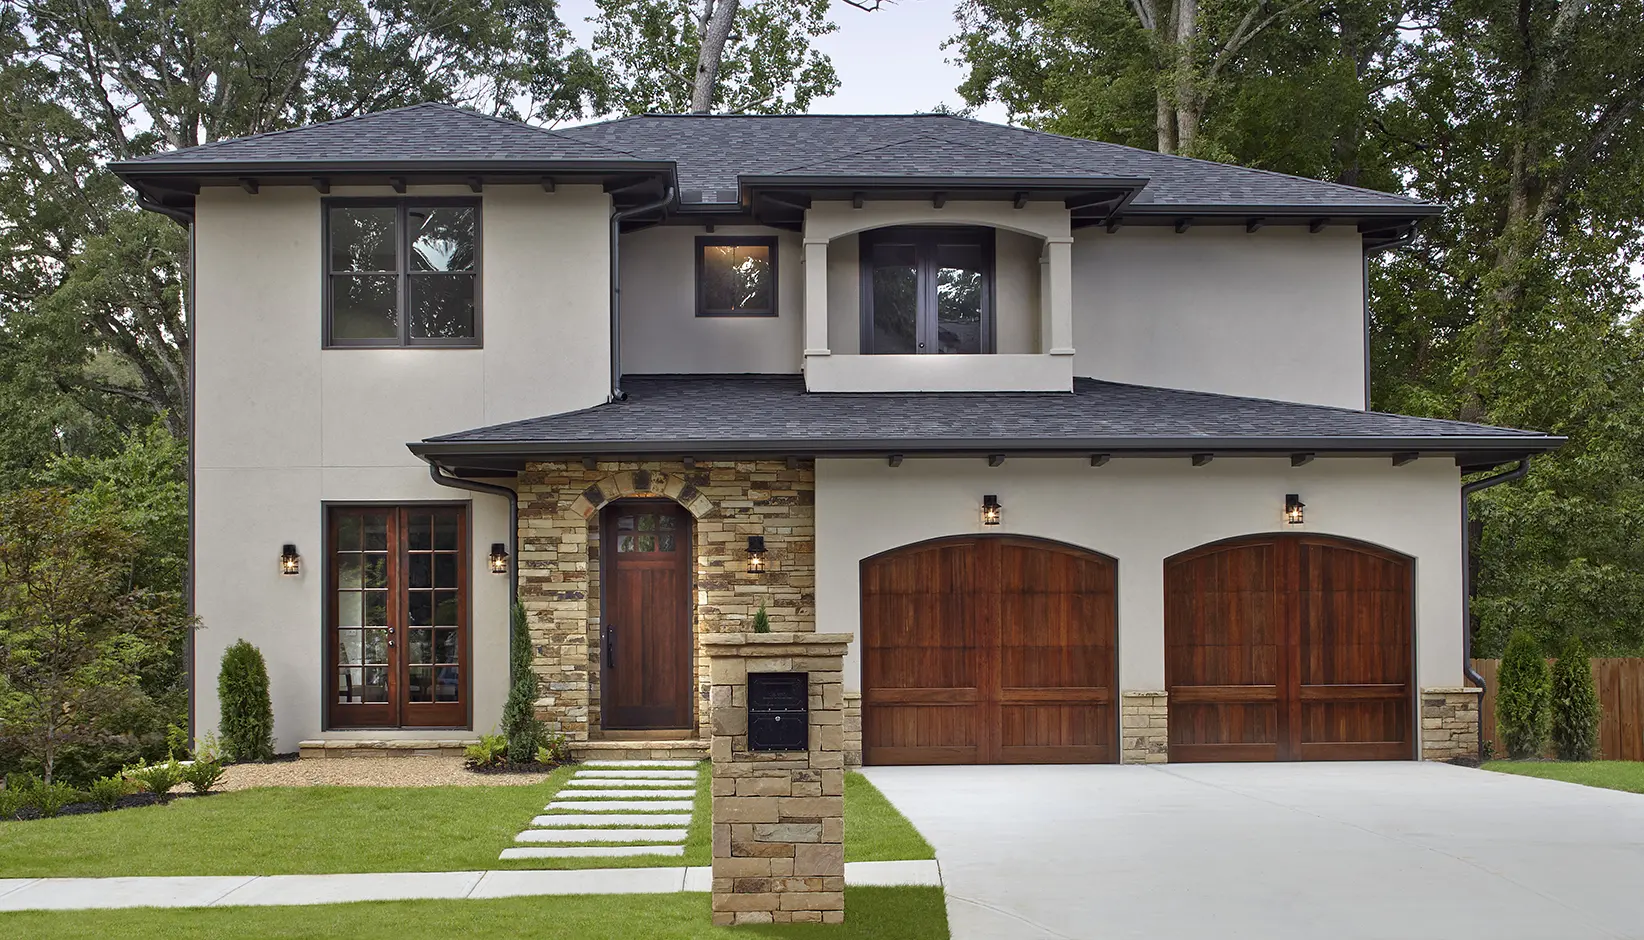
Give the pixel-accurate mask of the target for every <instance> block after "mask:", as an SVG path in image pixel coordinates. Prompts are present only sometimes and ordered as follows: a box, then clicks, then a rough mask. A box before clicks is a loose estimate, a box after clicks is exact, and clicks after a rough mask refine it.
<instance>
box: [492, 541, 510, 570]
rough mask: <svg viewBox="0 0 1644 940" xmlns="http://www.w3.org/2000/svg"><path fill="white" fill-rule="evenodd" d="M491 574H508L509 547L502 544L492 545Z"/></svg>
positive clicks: (493, 543)
mask: <svg viewBox="0 0 1644 940" xmlns="http://www.w3.org/2000/svg"><path fill="white" fill-rule="evenodd" d="M491 573H492V574H507V573H508V547H507V546H506V545H504V544H502V543H501V542H492V543H491Z"/></svg>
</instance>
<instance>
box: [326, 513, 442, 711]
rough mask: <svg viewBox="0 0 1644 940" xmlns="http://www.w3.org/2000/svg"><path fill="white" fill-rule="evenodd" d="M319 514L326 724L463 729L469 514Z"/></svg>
mask: <svg viewBox="0 0 1644 940" xmlns="http://www.w3.org/2000/svg"><path fill="white" fill-rule="evenodd" d="M327 516H328V517H327V524H326V528H327V535H326V638H327V641H328V642H327V647H328V650H329V653H328V661H327V663H326V673H327V676H328V679H327V701H328V703H329V707H328V714H327V719H328V726H329V727H333V728H396V727H404V728H455V727H466V726H467V725H468V723H469V703H468V689H469V676H468V668H467V663H468V657H469V624H468V620H469V610H468V606H469V601H468V597H469V594H468V592H469V579H470V576H471V575H470V571H469V565H468V558H469V543H468V539H469V536H468V514H467V507H466V506H463V505H428V506H333V507H330V509H329V510H328V514H327Z"/></svg>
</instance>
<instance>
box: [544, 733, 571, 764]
mask: <svg viewBox="0 0 1644 940" xmlns="http://www.w3.org/2000/svg"><path fill="white" fill-rule="evenodd" d="M570 762H571V743H570V742H569V741H567V740H565V735H563V734H560V733H559V732H557V731H556V732H548V733H546V734H544V735H543V739H542V744H541V745H540V746H538V747H537V763H539V764H548V765H550V766H554V767H558V766H559V765H561V764H569V763H570Z"/></svg>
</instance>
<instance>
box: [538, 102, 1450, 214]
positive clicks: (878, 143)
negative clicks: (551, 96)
mask: <svg viewBox="0 0 1644 940" xmlns="http://www.w3.org/2000/svg"><path fill="white" fill-rule="evenodd" d="M560 133H562V134H564V135H565V136H567V137H575V138H576V139H578V140H585V141H589V142H592V143H598V144H602V145H604V146H607V147H615V148H618V149H621V150H626V151H629V152H631V153H634V154H636V155H638V156H641V157H645V158H647V159H652V160H674V161H677V162H678V164H679V188H680V190H681V192H682V193H700V194H703V197H702V198H697V199H684V200H683V201H685V202H715V201H722V200H716V199H714V198H713V196H714V194H715V193H718V192H721V191H728V190H735V189H736V187H737V179H738V177H745V176H777V175H783V174H792V175H806V176H810V175H823V171H824V170H825V171H826V172H827V173H832V174H837V175H841V176H852V175H875V174H877V173H880V172H884V171H885V168H886V164H887V161H890V162H894V163H896V164H898V165H899V168H900V175H903V176H911V177H944V176H950V177H961V176H962V177H986V176H989V175H997V176H1063V175H1067V174H1069V173H1071V174H1073V175H1077V176H1084V177H1088V178H1092V179H1114V178H1142V179H1146V180H1148V184H1147V187H1146V188H1145V189H1144V190H1142V192H1141V193H1140V194H1139V195H1138V196H1137V197H1136V199H1135V200H1134V202H1132V204H1131V206H1132V208H1144V207H1148V206H1152V207H1157V208H1170V209H1187V208H1198V207H1206V208H1213V207H1223V208H1230V207H1236V206H1272V207H1295V208H1298V209H1324V208H1329V209H1335V210H1338V211H1341V210H1348V209H1367V208H1368V209H1384V210H1400V209H1402V210H1415V211H1416V212H1417V213H1418V214H1421V213H1422V210H1424V209H1425V210H1432V209H1435V208H1436V207H1434V206H1432V205H1431V204H1429V203H1423V202H1420V201H1418V200H1414V199H1407V198H1405V197H1403V196H1394V195H1391V194H1388V193H1383V192H1377V191H1375V190H1370V189H1359V188H1357V187H1353V186H1342V185H1339V184H1337V183H1324V182H1320V181H1318V180H1311V179H1303V178H1301V177H1297V176H1286V175H1284V174H1282V173H1272V172H1268V171H1266V170H1252V169H1248V168H1245V167H1238V166H1231V165H1229V164H1225V163H1212V162H1209V161H1205V160H1193V159H1189V158H1187V157H1175V156H1166V155H1164V154H1159V153H1155V152H1153V151H1151V150H1139V149H1136V148H1134V147H1125V146H1121V145H1119V144H1109V143H1103V142H1101V141H1095V140H1082V139H1079V138H1074V137H1062V136H1059V135H1056V134H1046V133H1043V132H1041V131H1033V130H1027V129H1024V128H1019V127H1010V126H1007V125H1003V124H991V123H988V122H986V121H977V120H973V119H971V118H962V117H956V116H954V115H950V114H916V115H828V114H807V115H776V116H763V115H689V114H670V115H643V116H640V117H631V118H622V119H620V120H615V121H606V122H604V123H600V124H588V125H584V126H582V127H569V128H565V129H563V130H561V131H560ZM887 150H889V151H890V153H886V151H887Z"/></svg>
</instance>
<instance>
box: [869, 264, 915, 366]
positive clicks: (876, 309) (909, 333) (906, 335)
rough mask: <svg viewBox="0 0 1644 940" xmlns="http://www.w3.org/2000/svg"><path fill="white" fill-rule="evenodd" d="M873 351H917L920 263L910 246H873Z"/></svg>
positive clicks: (881, 352)
mask: <svg viewBox="0 0 1644 940" xmlns="http://www.w3.org/2000/svg"><path fill="white" fill-rule="evenodd" d="M873 351H874V352H875V353H878V354H881V355H898V354H908V353H915V352H918V351H919V261H918V252H917V251H916V250H915V248H914V246H913V245H875V246H873Z"/></svg>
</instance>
